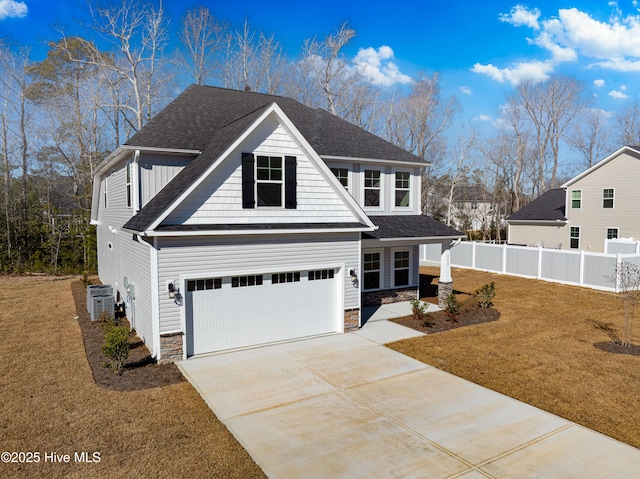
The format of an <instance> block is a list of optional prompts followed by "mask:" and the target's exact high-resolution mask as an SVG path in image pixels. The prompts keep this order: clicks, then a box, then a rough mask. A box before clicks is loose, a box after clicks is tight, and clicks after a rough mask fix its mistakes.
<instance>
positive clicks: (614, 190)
mask: <svg viewBox="0 0 640 479" xmlns="http://www.w3.org/2000/svg"><path fill="white" fill-rule="evenodd" d="M604 190H613V198H606V199H612V200H613V206H612V207H611V208H605V207H604V200H605V197H604ZM601 206H602V209H603V210H614V209H615V208H616V189H615V188H602V203H601Z"/></svg>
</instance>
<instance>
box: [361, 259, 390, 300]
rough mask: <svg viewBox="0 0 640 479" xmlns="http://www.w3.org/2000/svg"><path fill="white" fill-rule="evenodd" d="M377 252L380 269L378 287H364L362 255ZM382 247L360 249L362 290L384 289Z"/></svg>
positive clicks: (364, 271)
mask: <svg viewBox="0 0 640 479" xmlns="http://www.w3.org/2000/svg"><path fill="white" fill-rule="evenodd" d="M376 253H378V254H379V255H380V269H379V270H378V271H380V280H379V281H378V287H377V288H372V289H364V275H365V273H366V272H367V271H366V270H365V269H364V255H365V254H376ZM384 260H385V257H384V249H368V250H366V251H362V291H365V292H367V293H368V292H370V291H380V290H382V289H384Z"/></svg>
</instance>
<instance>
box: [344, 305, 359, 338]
mask: <svg viewBox="0 0 640 479" xmlns="http://www.w3.org/2000/svg"><path fill="white" fill-rule="evenodd" d="M358 328H360V310H359V309H358V308H352V309H345V310H344V332H345V333H348V332H350V331H356V330H357V329H358Z"/></svg>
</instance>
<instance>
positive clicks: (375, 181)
mask: <svg viewBox="0 0 640 479" xmlns="http://www.w3.org/2000/svg"><path fill="white" fill-rule="evenodd" d="M364 205H365V206H380V170H364Z"/></svg>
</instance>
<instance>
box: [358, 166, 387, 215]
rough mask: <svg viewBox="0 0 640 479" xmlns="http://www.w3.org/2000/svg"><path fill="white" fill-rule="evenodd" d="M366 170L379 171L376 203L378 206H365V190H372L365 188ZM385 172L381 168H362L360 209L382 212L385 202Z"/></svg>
mask: <svg viewBox="0 0 640 479" xmlns="http://www.w3.org/2000/svg"><path fill="white" fill-rule="evenodd" d="M367 170H370V171H379V172H380V188H379V191H380V201H379V203H378V206H365V204H364V203H365V193H366V190H367V189H373V188H366V187H365V175H366V172H367ZM385 176H386V175H385V172H384V169H383V168H376V167H370V166H362V202H361V204H362V208H363V209H364V210H365V211H384V202H385V197H386V195H385V191H384V188H385Z"/></svg>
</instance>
